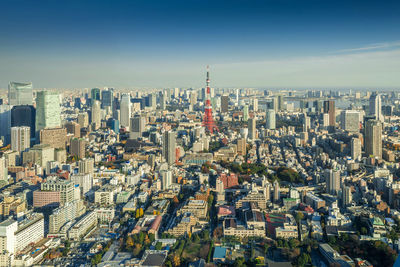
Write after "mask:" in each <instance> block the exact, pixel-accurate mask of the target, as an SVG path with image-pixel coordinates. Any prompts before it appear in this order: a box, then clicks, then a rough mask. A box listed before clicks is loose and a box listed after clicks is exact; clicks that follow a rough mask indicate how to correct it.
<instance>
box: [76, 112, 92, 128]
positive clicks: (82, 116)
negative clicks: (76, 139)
mask: <svg viewBox="0 0 400 267" xmlns="http://www.w3.org/2000/svg"><path fill="white" fill-rule="evenodd" d="M78 124H79V125H80V126H81V128H85V127H88V126H89V116H88V114H87V113H79V114H78Z"/></svg>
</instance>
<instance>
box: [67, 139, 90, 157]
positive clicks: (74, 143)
mask: <svg viewBox="0 0 400 267" xmlns="http://www.w3.org/2000/svg"><path fill="white" fill-rule="evenodd" d="M85 145H86V141H85V139H83V138H73V139H72V140H71V145H70V153H71V155H73V156H76V157H77V158H79V159H82V158H84V157H85Z"/></svg>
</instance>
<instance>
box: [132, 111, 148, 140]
mask: <svg viewBox="0 0 400 267" xmlns="http://www.w3.org/2000/svg"><path fill="white" fill-rule="evenodd" d="M145 127H146V117H144V116H135V117H133V118H131V125H130V132H129V138H130V139H137V138H139V137H142V134H143V132H144V130H145Z"/></svg>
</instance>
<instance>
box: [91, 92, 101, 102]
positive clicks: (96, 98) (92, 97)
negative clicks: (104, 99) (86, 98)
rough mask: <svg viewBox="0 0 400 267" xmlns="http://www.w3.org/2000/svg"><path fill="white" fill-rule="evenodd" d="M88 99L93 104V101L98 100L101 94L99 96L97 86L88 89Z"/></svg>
mask: <svg viewBox="0 0 400 267" xmlns="http://www.w3.org/2000/svg"><path fill="white" fill-rule="evenodd" d="M90 99H91V101H92V102H91V103H92V104H93V102H94V101H96V100H97V101H100V100H101V96H100V89H99V88H93V89H92V90H91V91H90Z"/></svg>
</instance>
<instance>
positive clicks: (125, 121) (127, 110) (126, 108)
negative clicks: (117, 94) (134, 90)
mask: <svg viewBox="0 0 400 267" xmlns="http://www.w3.org/2000/svg"><path fill="white" fill-rule="evenodd" d="M120 116H121V120H120V125H121V127H125V128H127V130H129V124H130V120H131V96H130V95H129V94H123V95H122V97H121V115H120Z"/></svg>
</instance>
